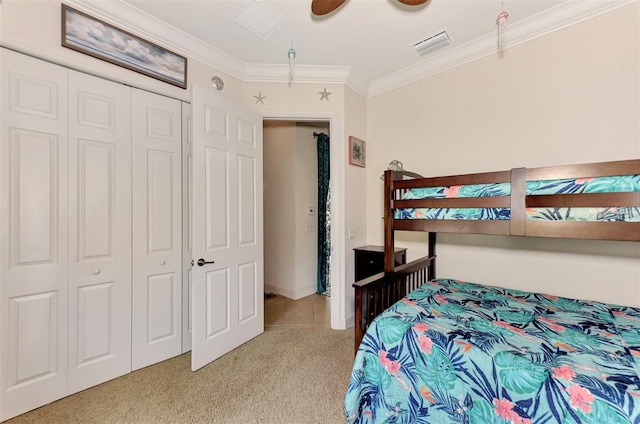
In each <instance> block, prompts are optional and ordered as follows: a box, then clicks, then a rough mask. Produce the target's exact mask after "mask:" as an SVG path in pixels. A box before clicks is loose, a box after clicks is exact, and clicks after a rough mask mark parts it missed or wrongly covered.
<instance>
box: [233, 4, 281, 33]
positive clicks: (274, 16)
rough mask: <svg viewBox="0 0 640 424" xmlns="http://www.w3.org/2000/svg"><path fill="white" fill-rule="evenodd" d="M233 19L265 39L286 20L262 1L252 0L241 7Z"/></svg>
mask: <svg viewBox="0 0 640 424" xmlns="http://www.w3.org/2000/svg"><path fill="white" fill-rule="evenodd" d="M234 21H235V22H237V23H239V24H240V25H242V26H243V27H245V28H246V29H248V30H249V31H251V32H253V33H254V34H256V35H257V36H258V37H260V38H262V39H263V40H265V39H267V38H269V36H271V35H272V34H273V33H274V32H275V31H276V30H277V29H278V28H280V27H281V26H282V25H284V23H285V22H286V21H287V20H286V19H285V18H284V17H283V16H281V15H280V14H279V13H278V12H276V11H275V10H273V9H270V8H269V7H267V5H265V4H264V3H263V2H261V1H258V0H253V1H251V2H250V3H248V4H247V5H246V6H245V7H244V8H243V9H242V11H241V12H240V14H239V15H238V16H236V17H235V19H234Z"/></svg>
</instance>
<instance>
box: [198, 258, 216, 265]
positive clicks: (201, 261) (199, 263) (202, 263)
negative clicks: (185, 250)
mask: <svg viewBox="0 0 640 424" xmlns="http://www.w3.org/2000/svg"><path fill="white" fill-rule="evenodd" d="M212 263H215V261H205V260H204V259H203V258H200V259H198V266H202V265H204V264H212Z"/></svg>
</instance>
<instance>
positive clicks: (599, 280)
mask: <svg viewBox="0 0 640 424" xmlns="http://www.w3.org/2000/svg"><path fill="white" fill-rule="evenodd" d="M639 8H640V5H638V4H637V3H636V4H633V5H631V6H628V7H625V8H622V9H619V10H617V11H615V12H612V13H610V14H607V15H604V16H600V17H597V18H594V19H591V20H588V21H585V22H582V23H580V24H577V25H574V26H571V27H568V28H566V29H563V30H561V31H558V32H555V33H552V34H550V35H547V36H545V37H542V38H539V39H536V40H534V41H531V42H528V43H525V44H522V45H518V46H515V47H512V48H507V50H506V51H505V52H504V55H503V56H499V55H495V56H491V57H486V58H484V59H481V60H478V61H475V62H472V63H469V64H467V65H464V66H461V67H458V68H455V69H452V70H449V71H447V72H444V73H441V74H438V75H436V76H433V77H430V78H427V79H424V80H421V81H419V82H416V83H414V84H412V85H410V86H407V87H403V88H401V89H398V90H395V91H393V92H390V93H387V94H384V95H380V96H377V97H375V98H372V99H370V100H369V102H368V114H367V133H368V137H369V138H368V142H369V143H368V148H369V149H368V152H369V158H368V160H369V163H370V165H368V166H367V191H368V193H367V195H368V208H367V210H368V242H369V243H371V244H378V243H380V242H381V241H382V240H383V235H382V230H383V227H382V224H381V223H380V217H382V182H381V181H380V180H379V176H380V173H381V171H382V170H383V169H385V168H386V166H387V164H388V163H389V162H390V161H391V160H392V159H398V160H400V161H402V162H403V163H404V166H405V168H406V169H408V170H411V171H415V172H419V173H421V174H423V175H425V176H434V175H450V174H456V173H471V172H481V171H494V170H504V169H510V168H512V167H520V166H527V167H536V166H545V165H561V164H571V163H583V162H597V161H606V160H618V159H629V158H639V157H640V106H639V103H640V31H639V26H640V25H639V24H640V18H639V17H640V10H639ZM425 240H426V237H425V236H424V234H408V233H405V234H398V235H397V237H396V241H397V245H399V246H403V247H409V252H408V256H409V259H415V258H416V257H419V256H421V255H422V254H423V253H424V252H425V250H426V249H425V247H424V246H425ZM438 240H439V244H438V275H439V276H441V277H452V278H460V279H465V280H470V281H475V282H479V283H488V284H495V285H501V286H509V287H515V288H521V289H528V290H538V291H545V292H550V293H555V294H559V295H566V296H574V297H579V298H586V299H596V300H604V301H609V302H615V303H622V304H628V305H634V306H640V260H639V259H640V244H639V243H627V242H605V241H572V240H544V239H519V238H515V237H512V238H509V237H490V236H463V235H441V236H439V238H438Z"/></svg>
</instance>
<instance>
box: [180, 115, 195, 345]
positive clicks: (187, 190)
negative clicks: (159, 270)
mask: <svg viewBox="0 0 640 424" xmlns="http://www.w3.org/2000/svg"><path fill="white" fill-rule="evenodd" d="M191 148H192V142H191V105H190V104H188V103H182V255H183V256H182V353H185V352H188V351H190V350H191V277H192V275H193V273H192V266H191V258H192V256H191V200H192V199H191V186H192V183H193V181H192V173H191Z"/></svg>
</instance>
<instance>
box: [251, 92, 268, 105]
mask: <svg viewBox="0 0 640 424" xmlns="http://www.w3.org/2000/svg"><path fill="white" fill-rule="evenodd" d="M253 97H255V98H256V104H258V102H260V103H262V104H264V101H263V100H264V99H266V98H267V96H263V95H262V92H261V91H258V95H257V96H253Z"/></svg>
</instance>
